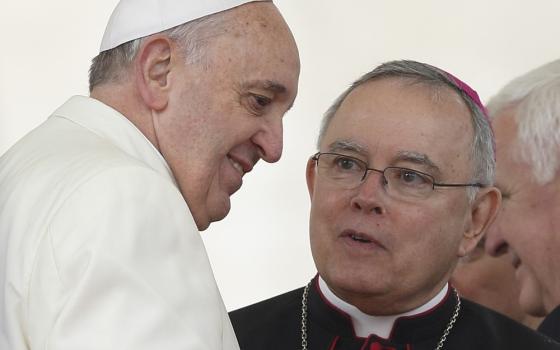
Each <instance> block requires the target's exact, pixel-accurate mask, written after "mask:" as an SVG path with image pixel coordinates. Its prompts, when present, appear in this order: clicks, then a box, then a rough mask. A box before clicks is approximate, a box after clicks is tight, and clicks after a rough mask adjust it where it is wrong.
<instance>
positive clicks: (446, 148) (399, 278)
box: [230, 61, 560, 350]
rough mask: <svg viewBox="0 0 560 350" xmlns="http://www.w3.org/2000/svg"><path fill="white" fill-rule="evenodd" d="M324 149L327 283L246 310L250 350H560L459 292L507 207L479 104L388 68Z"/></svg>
mask: <svg viewBox="0 0 560 350" xmlns="http://www.w3.org/2000/svg"><path fill="white" fill-rule="evenodd" d="M318 146H319V152H318V153H316V154H314V155H313V156H312V157H311V158H310V160H309V162H308V164H307V174H306V175H307V184H308V188H309V194H310V197H311V217H310V238H311V250H312V254H313V258H314V261H315V265H316V267H317V270H318V275H317V276H316V277H315V278H313V279H312V280H311V282H309V284H307V286H305V287H304V288H300V289H297V290H295V291H292V292H288V293H286V294H283V295H280V296H277V297H275V298H272V299H269V300H266V301H263V302H261V303H258V304H255V305H252V306H249V307H246V308H243V309H240V310H237V311H234V312H232V313H231V314H230V315H231V318H232V322H233V325H234V329H235V332H236V335H237V337H238V340H239V343H240V346H241V348H242V349H244V350H257V349H313V350H319V349H322V350H333V349H348V350H350V349H356V350H358V349H368V350H382V349H385V350H388V349H395V350H396V349H404V350H424V349H425V350H433V349H454V350H457V349H508V350H511V349H558V348H560V347H559V346H558V345H555V344H554V343H553V342H552V341H551V340H550V339H547V338H545V337H544V336H542V335H540V334H538V333H536V332H534V331H532V330H530V329H528V328H526V327H524V326H522V325H520V324H518V323H516V322H515V321H513V320H510V319H508V318H507V317H505V316H502V315H500V314H498V313H495V312H493V311H491V310H489V309H486V308H484V307H482V306H480V305H477V304H474V303H472V302H469V301H467V300H463V299H461V298H460V296H459V295H458V293H457V291H456V290H455V289H454V288H453V287H452V286H451V285H450V284H449V283H448V281H449V278H450V276H451V274H452V272H453V269H454V267H455V265H456V264H457V261H458V259H459V258H460V257H462V256H464V255H466V254H467V253H468V252H470V251H471V250H472V249H473V248H474V247H475V246H476V244H477V242H478V241H479V240H480V239H481V237H482V235H483V234H484V232H485V230H486V228H487V227H488V225H489V224H490V223H491V222H492V220H493V218H494V216H495V215H496V212H497V210H498V208H499V205H500V192H499V191H498V190H497V189H496V188H495V187H493V186H492V183H493V171H494V151H493V136H492V131H491V128H490V125H489V122H488V119H487V117H486V115H485V110H484V107H483V106H482V104H481V102H480V100H479V98H478V96H477V95H476V92H474V91H473V90H472V89H471V88H469V87H468V86H467V85H466V84H464V83H463V82H461V81H460V80H459V79H457V78H455V77H454V76H452V75H450V74H448V73H446V72H444V71H442V70H440V69H437V68H435V67H432V66H429V65H426V64H422V63H418V62H413V61H394V62H389V63H385V64H383V65H381V66H379V67H377V68H376V69H374V70H373V71H371V72H370V73H368V74H366V75H364V76H363V77H362V78H360V79H359V80H357V81H356V82H355V83H354V84H353V85H352V86H351V87H350V88H349V89H348V90H346V91H345V92H344V93H343V94H342V95H341V96H340V97H339V98H338V100H337V101H336V102H335V103H334V105H333V106H332V107H331V108H330V109H329V110H328V111H327V113H326V115H325V117H324V120H323V125H322V129H321V133H320V136H319V141H318Z"/></svg>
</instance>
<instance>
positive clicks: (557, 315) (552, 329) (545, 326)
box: [539, 305, 560, 342]
mask: <svg viewBox="0 0 560 350" xmlns="http://www.w3.org/2000/svg"><path fill="white" fill-rule="evenodd" d="M539 332H541V333H543V334H546V335H547V336H549V337H551V338H552V339H554V340H556V341H557V342H560V305H559V306H557V307H556V309H554V310H552V312H551V313H550V314H548V315H547V316H546V317H545V319H544V320H543V321H542V323H541V325H540V326H539Z"/></svg>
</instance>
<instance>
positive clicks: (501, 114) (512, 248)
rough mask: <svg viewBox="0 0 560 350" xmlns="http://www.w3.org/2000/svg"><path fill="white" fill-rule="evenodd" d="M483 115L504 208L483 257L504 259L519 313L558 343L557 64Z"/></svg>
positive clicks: (512, 87) (502, 95)
mask: <svg viewBox="0 0 560 350" xmlns="http://www.w3.org/2000/svg"><path fill="white" fill-rule="evenodd" d="M488 109H489V112H490V115H491V117H492V123H493V127H494V130H495V133H496V149H497V170H496V171H497V173H496V185H497V186H498V187H499V188H500V189H501V191H502V194H503V198H504V200H503V207H502V210H501V211H500V213H499V215H498V217H497V220H496V222H495V223H494V225H492V227H491V228H490V230H489V231H488V236H487V238H486V250H487V252H488V253H489V254H491V255H494V256H500V255H505V254H507V255H508V259H509V260H510V262H511V264H512V266H513V267H514V268H515V276H516V278H517V280H518V282H519V285H520V293H519V303H520V304H521V307H522V308H523V310H525V312H527V313H529V314H531V315H534V316H539V317H541V316H546V318H545V319H544V321H543V323H542V324H541V325H540V326H539V328H538V329H539V330H540V331H541V332H543V333H545V334H547V335H549V336H551V337H553V338H555V339H557V340H558V341H560V254H559V253H558V252H559V251H560V60H556V61H553V62H551V63H548V64H546V65H544V66H542V67H539V68H537V69H535V70H532V71H530V72H528V73H526V74H525V75H522V76H520V77H518V78H516V79H514V80H512V81H511V82H510V83H509V84H507V85H506V86H505V87H504V88H503V89H502V90H500V91H499V92H498V94H497V95H496V96H495V97H493V98H492V99H491V100H490V102H489V103H488Z"/></svg>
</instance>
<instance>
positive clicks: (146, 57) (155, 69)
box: [134, 35, 173, 111]
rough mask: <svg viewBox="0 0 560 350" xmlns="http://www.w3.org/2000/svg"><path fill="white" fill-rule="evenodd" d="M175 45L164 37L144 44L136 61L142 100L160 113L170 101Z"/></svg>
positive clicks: (136, 73)
mask: <svg viewBox="0 0 560 350" xmlns="http://www.w3.org/2000/svg"><path fill="white" fill-rule="evenodd" d="M172 52H173V43H172V42H171V41H170V40H169V38H167V37H165V36H163V35H154V36H151V37H148V38H146V39H145V41H144V42H142V44H141V46H140V49H139V51H138V55H137V57H136V60H135V65H134V69H135V72H134V73H135V78H136V84H137V87H138V91H139V93H140V96H141V97H142V100H143V101H144V103H145V104H146V106H148V107H149V108H150V109H153V110H156V111H159V110H162V109H164V108H165V107H166V106H167V102H168V100H169V90H170V80H169V73H170V71H171V64H172V60H171V57H172Z"/></svg>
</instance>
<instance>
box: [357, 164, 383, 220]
mask: <svg viewBox="0 0 560 350" xmlns="http://www.w3.org/2000/svg"><path fill="white" fill-rule="evenodd" d="M384 193H385V177H384V176H383V173H382V172H379V171H376V170H368V173H367V174H365V179H364V180H363V181H362V182H360V184H359V185H358V187H357V189H356V194H355V195H354V196H353V197H352V199H351V202H350V205H351V206H352V208H354V209H357V210H360V211H364V212H365V213H374V214H384V213H385V206H384V204H383V201H384V198H383V196H384Z"/></svg>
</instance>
